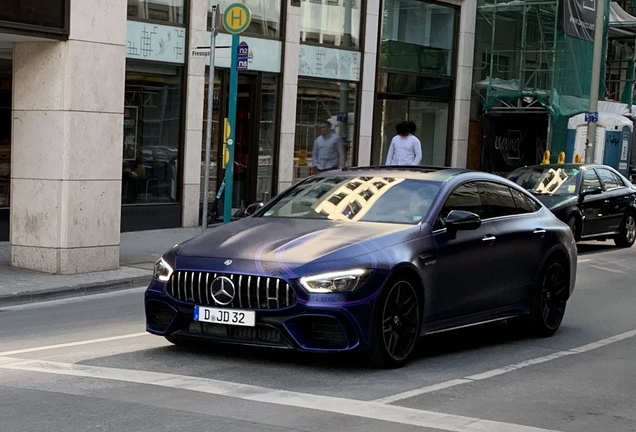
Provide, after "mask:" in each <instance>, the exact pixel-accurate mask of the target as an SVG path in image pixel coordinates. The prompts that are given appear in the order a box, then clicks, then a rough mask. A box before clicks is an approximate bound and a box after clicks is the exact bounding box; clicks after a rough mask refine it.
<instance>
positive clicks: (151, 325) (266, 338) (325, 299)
mask: <svg viewBox="0 0 636 432" xmlns="http://www.w3.org/2000/svg"><path fill="white" fill-rule="evenodd" d="M379 292H380V290H379V289H378V290H375V291H374V292H373V293H370V294H369V295H367V296H365V297H364V298H357V299H356V300H347V299H346V298H345V297H344V296H342V295H340V294H328V295H325V294H321V295H318V296H307V295H304V296H299V297H298V298H297V299H296V301H295V303H294V304H293V305H291V306H289V307H285V308H281V309H263V310H259V309H256V310H255V312H256V325H255V326H254V327H241V326H233V325H226V324H215V323H207V322H200V321H195V320H194V306H195V303H193V302H186V301H181V300H178V299H176V298H174V297H173V296H172V295H170V294H168V292H167V290H166V284H165V283H163V282H160V281H157V280H153V281H152V283H151V284H150V286H149V287H148V289H147V290H146V293H145V311H146V330H147V331H148V332H150V333H152V334H156V335H161V336H177V337H180V338H188V339H200V340H208V341H217V342H225V343H233V344H241V345H257V346H268V347H278V348H287V349H295V350H298V351H305V352H344V351H364V350H367V349H369V343H370V341H369V339H370V328H371V322H372V319H373V311H374V309H375V302H376V299H377V296H378V294H379ZM215 307H219V306H215Z"/></svg>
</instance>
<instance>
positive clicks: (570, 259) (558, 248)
mask: <svg viewBox="0 0 636 432" xmlns="http://www.w3.org/2000/svg"><path fill="white" fill-rule="evenodd" d="M572 248H573V249H572ZM555 256H560V257H563V258H565V261H567V264H568V266H569V272H570V274H569V282H570V284H569V285H570V286H569V292H568V298H569V297H570V296H571V295H572V292H573V291H574V286H575V285H576V268H577V259H576V258H577V255H576V244H572V245H568V246H567V247H566V246H565V245H563V244H556V245H554V246H552V247H551V248H550V249H548V251H547V252H546V253H545V255H544V256H543V259H542V260H541V265H540V266H539V268H538V269H537V277H536V283H535V286H536V285H537V283H538V282H539V278H540V277H541V272H542V271H543V269H544V268H545V266H546V264H547V263H548V262H550V260H552V259H554V258H555Z"/></svg>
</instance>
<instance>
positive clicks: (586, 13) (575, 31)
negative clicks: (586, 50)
mask: <svg viewBox="0 0 636 432" xmlns="http://www.w3.org/2000/svg"><path fill="white" fill-rule="evenodd" d="M596 2H597V0H562V2H560V3H561V4H560V7H559V15H560V17H559V21H558V22H559V30H562V31H563V32H565V33H566V34H568V35H570V36H574V37H576V38H579V39H583V40H586V41H590V42H594V29H595V27H596Z"/></svg>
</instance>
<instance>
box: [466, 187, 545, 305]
mask: <svg viewBox="0 0 636 432" xmlns="http://www.w3.org/2000/svg"><path fill="white" fill-rule="evenodd" d="M478 188H479V195H480V198H481V205H482V207H483V209H484V213H485V218H486V219H487V220H488V221H490V222H491V223H493V224H494V225H495V228H496V230H497V240H496V243H495V245H494V248H492V252H493V254H496V255H494V256H493V258H492V259H493V260H492V261H491V262H490V265H491V266H492V270H491V271H493V272H495V273H496V275H497V278H496V280H492V281H491V283H492V284H493V285H492V286H489V287H486V288H485V289H484V293H485V295H488V296H489V299H488V301H487V304H486V306H487V307H488V308H489V309H491V310H497V309H499V310H504V309H508V308H513V307H514V306H520V305H521V304H526V303H527V297H528V295H529V293H530V292H531V287H532V286H533V285H534V283H535V280H536V277H537V271H538V269H539V267H540V265H541V260H542V259H543V255H544V251H545V250H546V241H548V238H547V237H546V236H547V227H546V226H545V225H544V224H545V220H544V219H542V218H538V217H537V214H536V211H537V210H538V209H539V207H536V206H534V207H532V206H530V203H529V202H528V201H527V200H526V198H525V197H524V194H523V193H522V192H520V191H518V190H516V189H513V188H511V187H509V186H508V185H504V184H502V183H496V182H490V181H484V182H479V183H478Z"/></svg>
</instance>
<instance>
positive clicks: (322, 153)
mask: <svg viewBox="0 0 636 432" xmlns="http://www.w3.org/2000/svg"><path fill="white" fill-rule="evenodd" d="M311 162H312V164H313V166H314V168H315V169H316V171H318V172H321V171H328V170H332V169H336V168H344V166H345V154H344V148H343V146H342V140H341V139H340V137H339V136H338V135H336V134H335V133H334V132H333V131H332V130H331V122H328V121H324V122H321V123H320V135H319V136H318V137H317V138H316V140H315V141H314V148H313V150H312V152H311Z"/></svg>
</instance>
